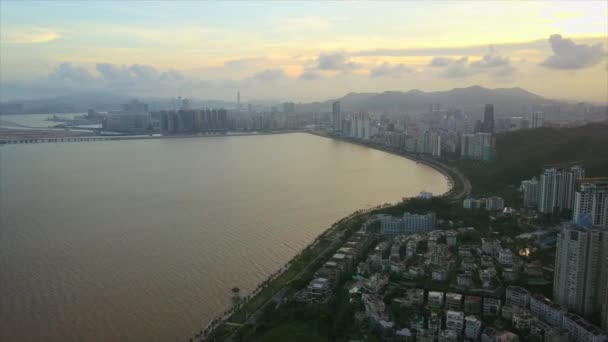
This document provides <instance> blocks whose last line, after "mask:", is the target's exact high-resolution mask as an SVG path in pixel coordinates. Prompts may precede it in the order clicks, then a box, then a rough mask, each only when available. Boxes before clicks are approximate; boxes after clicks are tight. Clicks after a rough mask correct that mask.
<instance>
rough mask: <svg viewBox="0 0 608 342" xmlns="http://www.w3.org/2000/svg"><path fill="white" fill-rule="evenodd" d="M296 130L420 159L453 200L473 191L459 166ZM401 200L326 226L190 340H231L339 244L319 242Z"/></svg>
mask: <svg viewBox="0 0 608 342" xmlns="http://www.w3.org/2000/svg"><path fill="white" fill-rule="evenodd" d="M296 132H302V133H308V134H312V135H316V136H319V137H324V138H329V139H335V140H337V141H342V142H348V143H353V144H357V145H360V146H364V147H368V148H373V149H376V150H379V151H383V152H387V153H391V154H394V155H397V156H400V157H403V158H407V159H409V160H412V161H414V162H417V163H418V162H420V163H422V164H424V165H427V166H429V167H431V168H433V169H434V170H436V171H438V172H440V173H441V174H443V175H444V176H445V177H446V178H447V180H448V182H449V187H450V189H449V190H448V191H447V192H445V193H444V194H442V195H440V197H444V198H449V199H452V200H460V199H462V198H463V197H465V196H466V195H468V194H469V193H470V182H469V180H468V179H467V178H466V177H465V176H464V175H462V174H461V173H460V172H459V171H458V170H456V169H454V168H452V167H449V166H447V165H445V164H443V163H441V162H439V161H435V160H428V159H424V158H418V157H417V156H415V155H412V154H408V153H404V152H400V151H395V150H391V149H388V148H384V147H382V146H377V145H372V144H365V143H363V142H358V141H354V140H350V139H340V138H337V137H332V136H327V135H323V134H320V133H319V132H314V131H292V132H282V133H296ZM458 191H459V192H458ZM398 204H399V203H393V204H391V205H377V206H375V207H373V208H369V209H365V210H363V209H361V210H357V211H355V212H354V213H352V214H350V215H348V216H346V217H343V218H341V219H339V220H338V221H337V222H336V223H334V224H333V225H332V226H331V227H329V228H328V229H327V230H325V231H324V232H322V233H321V234H319V235H318V236H317V237H316V238H315V239H314V240H313V241H312V242H311V243H310V244H309V245H308V246H306V247H305V248H304V249H302V250H301V251H300V252H299V253H298V254H296V255H295V256H294V257H293V258H292V259H290V260H289V261H287V263H286V264H285V265H284V266H283V267H281V268H280V269H279V270H277V271H276V272H275V273H273V274H271V275H270V276H269V277H268V279H267V280H266V281H264V282H263V283H262V284H260V285H259V286H258V287H257V288H256V289H255V290H254V291H253V293H251V294H249V295H248V296H246V297H245V301H244V302H241V303H240V304H237V305H235V306H232V307H231V308H229V309H228V310H227V311H226V312H224V314H223V315H222V316H220V317H218V318H216V319H214V320H213V321H211V322H210V323H209V324H208V325H207V326H206V327H204V329H201V330H200V331H199V333H198V334H196V335H195V336H194V338H191V339H190V341H207V340H211V341H231V340H232V338H233V337H234V336H235V334H237V333H238V331H239V329H240V328H241V327H243V326H245V325H247V324H248V323H250V321H251V320H252V319H253V320H255V318H256V317H257V315H258V314H259V312H260V311H261V310H262V309H264V308H265V307H266V306H267V305H269V304H271V303H273V302H275V301H278V302H279V303H280V301H281V300H282V299H283V296H284V294H285V292H286V291H287V288H288V287H289V283H291V282H292V281H294V280H298V279H299V278H300V276H301V275H302V274H304V272H305V271H307V270H308V269H309V268H311V267H312V266H314V265H315V264H316V262H317V261H318V260H319V259H322V258H323V257H324V256H325V255H326V254H328V253H329V252H332V247H336V246H334V243H333V242H332V243H330V244H329V246H326V247H325V246H321V245H320V242H321V241H323V240H328V239H335V238H332V236H344V235H348V233H349V232H350V233H352V231H350V229H351V228H352V226H349V225H348V223H349V222H350V223H352V222H355V221H357V220H362V219H364V218H365V217H366V216H367V215H368V213H369V212H371V211H373V210H377V209H379V208H387V207H392V206H396V205H398ZM317 248H320V249H321V250H320V251H316V250H315V249H317ZM336 248H337V247H336ZM307 253H312V254H314V259H313V261H310V262H307V263H306V265H305V266H304V267H303V269H297V270H295V271H294V269H295V268H297V267H296V266H297V265H298V263H300V262H302V260H303V259H305V255H306V254H307ZM288 272H291V273H294V272H297V273H296V274H294V275H293V276H292V277H288V276H287V277H285V276H286V275H288V274H289V273H288ZM282 278H288V279H282ZM267 290H268V291H267ZM265 291H266V293H264V292H265ZM256 302H258V305H257V306H255V304H256ZM251 303H254V304H253V305H252V306H254V309H255V311H253V313H251V312H250V311H249V310H248V308H246V306H247V305H249V304H251ZM243 317H244V320H242V318H243ZM235 320H236V321H239V320H242V321H240V322H234V321H235Z"/></svg>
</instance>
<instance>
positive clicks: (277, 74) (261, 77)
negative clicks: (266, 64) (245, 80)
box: [249, 69, 287, 82]
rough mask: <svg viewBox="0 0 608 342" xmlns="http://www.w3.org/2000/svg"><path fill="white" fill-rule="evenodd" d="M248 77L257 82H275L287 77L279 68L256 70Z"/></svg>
mask: <svg viewBox="0 0 608 342" xmlns="http://www.w3.org/2000/svg"><path fill="white" fill-rule="evenodd" d="M249 79H250V80H253V81H258V82H277V81H281V80H285V79H287V75H286V74H285V72H284V71H283V70H281V69H266V70H262V71H258V72H256V73H255V74H253V75H252V76H251V77H250V78H249Z"/></svg>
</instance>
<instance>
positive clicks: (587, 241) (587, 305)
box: [553, 225, 608, 316]
mask: <svg viewBox="0 0 608 342" xmlns="http://www.w3.org/2000/svg"><path fill="white" fill-rule="evenodd" d="M607 249H608V231H606V230H604V229H597V228H581V227H576V226H570V225H564V226H563V227H562V228H561V231H560V233H559V235H558V238H557V251H556V257H555V273H554V278H553V299H554V301H555V302H557V303H559V304H562V305H564V306H565V307H566V308H568V309H569V310H573V311H575V312H577V313H579V314H581V315H584V316H589V315H592V314H597V313H599V312H600V311H601V310H602V304H603V303H605V301H606V298H605V295H606V290H605V288H606V279H607V276H608V275H607V274H606V272H607V267H608V265H607V263H608V250H607Z"/></svg>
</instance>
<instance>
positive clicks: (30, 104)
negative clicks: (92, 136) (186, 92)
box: [0, 92, 235, 114]
mask: <svg viewBox="0 0 608 342" xmlns="http://www.w3.org/2000/svg"><path fill="white" fill-rule="evenodd" d="M132 99H139V100H141V101H142V102H144V103H147V104H148V105H149V108H150V110H161V109H168V108H175V107H177V106H179V105H180V104H179V101H177V100H176V99H171V98H146V97H138V96H129V95H121V94H113V93H105V92H86V93H85V92H83V93H74V94H70V95H65V96H57V97H53V98H45V99H36V100H21V101H10V102H6V103H0V114H27V113H72V112H86V111H87V110H88V109H95V110H97V111H111V110H120V109H121V108H122V105H123V104H125V103H127V102H128V101H130V100H132ZM234 106H235V105H234V103H232V102H228V101H220V100H196V99H194V100H191V107H192V108H206V107H209V108H232V107H234Z"/></svg>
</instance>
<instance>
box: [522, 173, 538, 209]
mask: <svg viewBox="0 0 608 342" xmlns="http://www.w3.org/2000/svg"><path fill="white" fill-rule="evenodd" d="M539 190H540V187H539V184H538V179H536V177H534V178H532V179H529V180H525V181H522V182H521V191H522V192H523V193H524V206H526V207H537V206H538V195H539Z"/></svg>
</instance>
